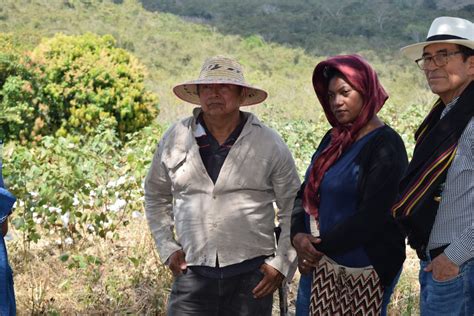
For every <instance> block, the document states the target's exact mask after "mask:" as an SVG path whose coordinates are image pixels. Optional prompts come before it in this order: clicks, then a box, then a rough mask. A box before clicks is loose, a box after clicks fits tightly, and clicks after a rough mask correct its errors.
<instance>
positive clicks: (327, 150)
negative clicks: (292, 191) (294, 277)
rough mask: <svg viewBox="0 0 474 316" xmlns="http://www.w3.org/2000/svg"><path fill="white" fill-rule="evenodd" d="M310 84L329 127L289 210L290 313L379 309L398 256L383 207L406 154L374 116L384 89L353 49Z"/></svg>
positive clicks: (399, 243) (397, 236)
mask: <svg viewBox="0 0 474 316" xmlns="http://www.w3.org/2000/svg"><path fill="white" fill-rule="evenodd" d="M313 86H314V90H315V92H316V95H317V97H318V99H319V102H320V103H321V105H322V107H323V109H324V113H325V114H326V117H327V120H328V121H329V123H330V124H331V126H332V128H331V129H330V130H329V131H328V133H327V134H326V136H324V138H323V139H322V140H321V143H320V145H319V147H318V149H317V150H316V152H315V154H314V155H313V159H312V162H311V165H310V166H309V168H308V170H307V172H306V176H305V182H304V183H303V185H302V187H301V189H300V191H299V193H298V196H297V198H296V200H295V206H294V209H293V214H292V227H291V230H292V231H291V240H292V243H293V245H294V247H295V249H296V251H297V253H298V268H299V270H300V272H301V274H302V277H301V279H300V288H299V290H298V299H297V313H296V315H308V314H311V315H320V314H325V315H326V314H328V315H335V314H340V315H346V314H350V315H378V314H381V313H382V314H385V313H386V307H387V304H388V302H389V299H390V295H391V292H392V291H393V287H394V285H395V283H396V280H397V279H398V276H399V273H400V270H401V267H402V264H403V261H404V260H405V242H404V236H403V235H402V233H401V232H400V231H399V229H398V227H397V225H396V223H395V221H394V220H393V218H392V216H391V214H390V207H391V206H392V204H393V202H394V200H395V197H396V195H397V190H398V183H399V181H400V179H401V176H402V175H403V172H404V170H405V169H406V167H407V163H408V159H407V154H406V150H405V146H404V144H403V141H402V139H401V138H400V136H399V135H398V134H397V133H396V132H395V131H394V130H393V129H392V128H390V127H389V126H388V125H386V124H384V123H383V122H382V121H381V120H380V119H379V118H378V116H377V112H378V111H379V110H380V109H381V108H382V106H383V105H384V103H385V101H386V100H387V99H388V95H387V93H386V92H385V90H384V89H383V87H382V85H381V84H380V82H379V80H378V78H377V74H376V73H375V71H374V70H373V69H372V67H371V66H370V65H369V64H368V63H367V62H366V61H365V60H364V59H363V58H361V57H360V56H358V55H344V56H335V57H331V58H328V59H327V60H325V61H323V62H321V63H319V64H318V65H317V66H316V68H315V70H314V73H313Z"/></svg>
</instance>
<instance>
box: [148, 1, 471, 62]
mask: <svg viewBox="0 0 474 316" xmlns="http://www.w3.org/2000/svg"><path fill="white" fill-rule="evenodd" d="M140 2H141V3H142V4H143V6H144V8H146V9H147V10H150V11H162V12H170V13H173V14H177V15H180V16H183V17H185V19H187V20H189V21H193V22H199V23H204V24H208V25H212V26H215V27H216V28H217V29H218V30H219V31H220V32H223V33H227V34H229V33H230V34H239V35H242V36H249V35H253V34H258V35H260V36H262V37H263V39H264V40H266V41H272V42H278V43H285V44H290V45H292V46H298V47H303V48H304V49H305V50H306V51H307V52H309V53H312V54H318V55H325V54H337V53H339V52H341V51H345V50H346V48H347V47H351V48H352V49H353V50H355V51H359V50H364V49H367V48H370V49H372V50H375V51H379V52H383V53H390V52H392V51H393V50H397V49H398V48H399V47H401V46H404V45H406V44H408V43H412V42H415V41H419V40H420V39H423V38H425V36H426V33H427V30H428V28H429V25H430V23H431V21H432V20H433V18H434V17H437V16H443V15H448V16H459V17H464V18H467V19H470V20H474V4H473V2H472V0H392V1H389V0H339V1H334V0H288V1H279V0H239V1H235V0H234V1H230V0H140Z"/></svg>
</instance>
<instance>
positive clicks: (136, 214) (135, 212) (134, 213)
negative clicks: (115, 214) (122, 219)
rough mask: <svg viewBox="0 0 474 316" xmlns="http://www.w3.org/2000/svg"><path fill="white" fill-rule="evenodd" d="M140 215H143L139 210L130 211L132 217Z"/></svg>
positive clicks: (140, 216) (139, 216)
mask: <svg viewBox="0 0 474 316" xmlns="http://www.w3.org/2000/svg"><path fill="white" fill-rule="evenodd" d="M142 217H143V215H142V213H141V212H139V211H133V212H132V218H142Z"/></svg>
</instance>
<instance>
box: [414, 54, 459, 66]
mask: <svg viewBox="0 0 474 316" xmlns="http://www.w3.org/2000/svg"><path fill="white" fill-rule="evenodd" d="M456 54H462V52H461V51H459V50H458V51H455V52H450V53H448V52H442V53H438V54H435V55H432V56H423V57H421V58H419V59H417V60H415V63H416V64H417V65H418V67H420V69H421V70H426V69H427V68H428V66H429V65H430V64H431V62H434V64H435V65H436V66H438V67H443V66H446V64H447V63H448V57H449V56H453V55H456Z"/></svg>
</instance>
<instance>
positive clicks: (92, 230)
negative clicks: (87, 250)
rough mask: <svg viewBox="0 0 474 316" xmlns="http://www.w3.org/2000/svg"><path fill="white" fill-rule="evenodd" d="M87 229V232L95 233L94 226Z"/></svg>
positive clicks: (88, 225) (90, 225)
mask: <svg viewBox="0 0 474 316" xmlns="http://www.w3.org/2000/svg"><path fill="white" fill-rule="evenodd" d="M86 229H87V231H88V232H90V233H93V232H95V228H94V225H92V224H87V226H86Z"/></svg>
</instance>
